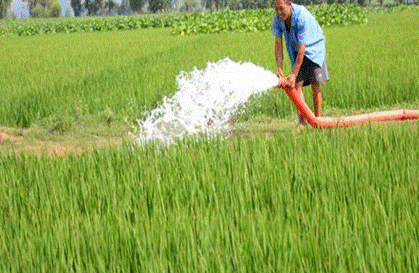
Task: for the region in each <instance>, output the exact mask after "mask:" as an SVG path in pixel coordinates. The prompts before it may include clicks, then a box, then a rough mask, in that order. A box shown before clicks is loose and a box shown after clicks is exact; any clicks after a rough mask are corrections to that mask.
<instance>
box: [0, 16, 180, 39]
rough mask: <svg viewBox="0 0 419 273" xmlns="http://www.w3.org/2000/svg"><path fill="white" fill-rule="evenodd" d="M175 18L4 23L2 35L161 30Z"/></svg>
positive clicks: (1, 25) (153, 17) (95, 18)
mask: <svg viewBox="0 0 419 273" xmlns="http://www.w3.org/2000/svg"><path fill="white" fill-rule="evenodd" d="M175 18H176V17H175V16H171V15H160V16H118V17H87V18H71V19H54V20H21V21H3V22H0V35H1V34H11V35H18V36H33V35H39V34H45V33H72V32H95V31H106V30H132V29H143V28H161V27H169V26H172V25H173V21H174V20H175Z"/></svg>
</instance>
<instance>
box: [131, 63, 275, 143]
mask: <svg viewBox="0 0 419 273" xmlns="http://www.w3.org/2000/svg"><path fill="white" fill-rule="evenodd" d="M176 81H177V85H178V90H177V92H176V93H175V94H174V95H173V97H171V98H167V97H165V98H164V99H163V103H162V104H161V105H160V106H158V107H157V108H156V109H154V110H152V111H151V112H150V113H149V114H148V115H147V117H146V118H145V120H139V121H138V124H139V135H138V138H137V142H138V143H139V144H144V143H146V142H148V141H155V140H160V141H162V142H163V143H170V142H172V141H174V140H175V139H180V138H183V137H185V136H192V135H195V134H197V133H204V134H214V133H218V132H221V131H223V130H226V129H228V127H229V126H230V124H229V120H230V119H231V118H232V117H233V114H234V112H235V111H236V110H237V108H238V107H239V106H240V105H242V104H243V103H245V102H246V101H247V100H248V99H249V97H250V96H252V95H254V94H258V93H261V92H264V91H266V90H268V89H270V88H272V87H274V86H276V85H278V78H277V77H276V75H275V74H273V73H272V72H271V71H268V70H266V69H264V68H262V67H259V66H256V65H255V64H253V63H249V62H247V63H237V62H233V61H232V60H230V59H229V58H226V59H223V60H220V61H218V62H216V63H208V65H207V67H206V68H205V69H204V70H198V69H196V68H195V69H194V70H193V71H191V72H189V73H188V72H184V71H182V72H181V73H180V74H179V76H178V77H177V79H176Z"/></svg>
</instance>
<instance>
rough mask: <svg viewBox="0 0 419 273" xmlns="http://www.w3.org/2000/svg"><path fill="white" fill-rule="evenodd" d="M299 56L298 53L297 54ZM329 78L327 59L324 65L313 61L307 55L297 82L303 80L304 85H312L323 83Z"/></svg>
mask: <svg viewBox="0 0 419 273" xmlns="http://www.w3.org/2000/svg"><path fill="white" fill-rule="evenodd" d="M296 56H297V55H296ZM328 80H329V72H328V71H327V64H326V60H324V62H323V66H321V67H320V66H319V65H318V64H316V63H314V62H313V61H311V60H310V59H309V58H307V56H304V60H303V64H302V65H301V68H300V72H299V73H298V76H297V79H296V82H297V83H298V82H301V81H303V86H307V85H311V84H313V83H317V84H321V83H324V82H327V81H328Z"/></svg>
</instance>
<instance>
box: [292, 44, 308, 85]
mask: <svg viewBox="0 0 419 273" xmlns="http://www.w3.org/2000/svg"><path fill="white" fill-rule="evenodd" d="M305 53H306V45H305V44H300V45H299V47H298V54H297V58H296V59H295V67H294V71H293V74H294V75H295V77H297V76H298V73H299V72H300V68H301V65H302V64H303V60H304V54H305Z"/></svg>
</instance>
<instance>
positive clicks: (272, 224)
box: [0, 10, 419, 272]
mask: <svg viewBox="0 0 419 273" xmlns="http://www.w3.org/2000/svg"><path fill="white" fill-rule="evenodd" d="M324 31H325V34H326V39H327V61H328V66H329V72H330V76H331V80H330V81H329V82H328V83H327V84H325V85H324V88H323V93H324V94H323V98H324V114H325V115H343V114H351V113H360V112H370V111H376V110H387V109H398V108H407V109H419V79H418V75H419V47H418V44H419V13H418V12H417V11H415V10H406V11H402V12H397V13H396V12H395V13H381V14H370V15H368V23H367V24H366V25H364V26H347V27H329V28H325V29H324ZM273 46H274V41H273V37H272V34H271V33H270V31H264V32H256V33H246V32H231V33H220V34H207V35H191V36H174V35H172V34H171V31H170V29H145V30H139V31H109V32H100V33H73V34H51V35H39V36H35V37H0V71H1V73H0V88H1V91H0V92H1V96H0V126H4V127H8V128H21V129H22V130H23V129H25V128H26V129H28V130H30V129H31V128H37V127H41V128H47V129H48V134H51V135H55V134H64V135H66V134H76V136H77V132H80V131H83V130H85V129H83V128H90V129H88V130H90V131H89V132H90V133H91V134H93V133H94V134H104V135H106V134H108V133H107V131H111V132H112V133H111V134H115V135H123V134H126V133H127V132H128V131H130V130H131V128H132V126H133V124H135V121H136V119H137V118H139V117H141V116H142V115H143V113H144V112H145V111H148V110H151V109H153V108H154V107H156V106H157V105H158V104H160V103H161V101H162V98H163V97H164V96H167V95H171V94H173V93H174V92H175V91H176V84H175V83H176V82H175V78H176V76H177V75H178V74H179V72H180V71H182V70H184V71H190V70H191V69H192V68H193V67H198V68H203V67H205V65H206V63H207V62H209V61H218V60H219V59H222V58H224V57H230V58H231V59H232V60H235V61H251V62H253V63H255V64H257V65H260V66H263V67H265V68H268V69H270V70H272V71H274V72H275V71H276V67H275V60H274V55H273V54H274V53H273V51H274V50H273ZM285 70H287V71H289V63H286V64H285ZM306 92H307V94H306V98H310V90H306ZM308 101H309V102H310V101H311V100H310V99H308ZM249 105H251V107H250V111H248V113H247V114H244V115H242V116H239V117H238V125H237V126H238V128H244V129H243V131H245V132H246V133H243V134H241V133H240V134H239V133H237V134H234V135H232V136H230V137H227V138H226V137H224V136H220V137H218V138H215V139H205V138H201V139H189V140H183V141H179V142H178V143H177V144H175V145H172V146H169V147H166V148H162V147H157V146H153V145H150V146H148V147H147V149H143V148H142V147H139V146H137V145H136V144H134V143H133V142H127V143H125V144H124V145H117V146H114V147H110V148H97V149H93V150H90V151H84V152H82V153H74V154H73V153H68V154H65V155H62V156H50V155H48V154H41V155H38V154H32V153H25V152H16V153H14V152H10V150H7V152H4V151H5V149H6V148H5V147H6V145H7V143H5V142H0V153H1V155H0V225H1V227H2V228H1V229H0V270H1V271H2V272H417V271H418V270H419V255H418V254H417V253H418V252H419V184H418V182H419V163H418V162H419V148H418V147H417V145H418V139H419V126H418V125H419V122H418V121H406V122H391V123H381V124H366V125H363V126H358V127H351V128H340V129H322V130H319V129H317V130H315V129H306V130H302V131H299V132H297V131H296V130H295V129H294V127H295V125H292V126H291V125H290V126H284V125H282V124H289V123H292V122H294V121H295V110H294V108H293V106H292V104H291V102H290V101H289V100H288V99H287V97H286V96H285V94H283V92H281V91H279V90H271V91H269V92H267V93H266V94H264V95H263V96H261V97H257V98H254V99H252V100H251V101H250V102H249ZM278 124H279V125H278ZM260 128H262V129H260ZM26 129H25V130H26ZM237 131H239V130H237ZM83 132H85V131H83ZM109 134H110V133H109ZM78 136H79V137H82V136H83V135H78Z"/></svg>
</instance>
